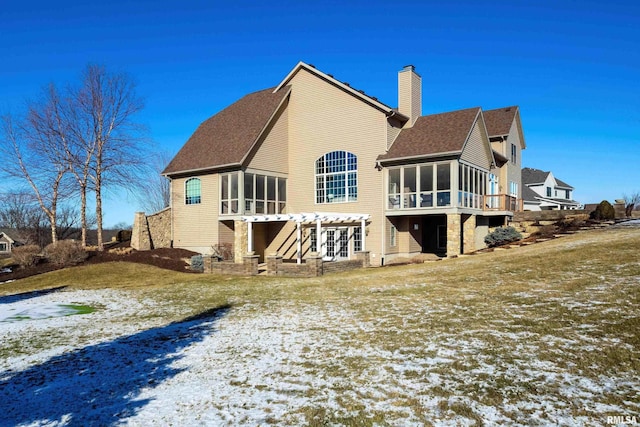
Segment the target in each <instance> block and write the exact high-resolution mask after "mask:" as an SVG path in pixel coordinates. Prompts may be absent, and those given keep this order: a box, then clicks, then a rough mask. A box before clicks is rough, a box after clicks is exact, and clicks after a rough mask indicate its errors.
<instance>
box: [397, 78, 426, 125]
mask: <svg viewBox="0 0 640 427" xmlns="http://www.w3.org/2000/svg"><path fill="white" fill-rule="evenodd" d="M398 111H399V112H400V113H401V114H404V115H405V116H407V117H409V121H408V122H407V124H405V125H404V127H405V128H410V127H412V126H413V124H414V123H415V122H416V120H417V119H418V117H420V116H421V115H422V77H420V75H419V74H418V73H416V67H414V66H413V65H405V66H404V68H403V69H402V70H400V71H399V72H398Z"/></svg>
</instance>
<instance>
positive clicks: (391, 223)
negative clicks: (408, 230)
mask: <svg viewBox="0 0 640 427" xmlns="http://www.w3.org/2000/svg"><path fill="white" fill-rule="evenodd" d="M391 227H395V228H396V245H395V246H392V245H391ZM401 228H402V218H401V217H398V218H385V227H384V230H385V239H384V241H385V246H386V248H385V252H386V253H387V254H397V253H399V252H400V230H401Z"/></svg>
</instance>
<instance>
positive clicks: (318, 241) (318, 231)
mask: <svg viewBox="0 0 640 427" xmlns="http://www.w3.org/2000/svg"><path fill="white" fill-rule="evenodd" d="M316 246H317V247H316V249H317V252H318V254H320V255H322V220H321V219H320V218H318V219H317V220H316Z"/></svg>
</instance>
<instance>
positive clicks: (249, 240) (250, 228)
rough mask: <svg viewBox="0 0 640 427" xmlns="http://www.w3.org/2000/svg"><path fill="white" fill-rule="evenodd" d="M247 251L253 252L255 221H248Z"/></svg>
mask: <svg viewBox="0 0 640 427" xmlns="http://www.w3.org/2000/svg"><path fill="white" fill-rule="evenodd" d="M247 252H248V253H251V252H253V222H251V221H248V222H247Z"/></svg>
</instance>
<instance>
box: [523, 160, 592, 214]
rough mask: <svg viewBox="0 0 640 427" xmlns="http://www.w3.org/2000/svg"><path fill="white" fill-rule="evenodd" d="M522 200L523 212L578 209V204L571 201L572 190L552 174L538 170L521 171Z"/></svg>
mask: <svg viewBox="0 0 640 427" xmlns="http://www.w3.org/2000/svg"><path fill="white" fill-rule="evenodd" d="M522 185H523V187H524V188H523V192H522V198H523V199H524V210H526V211H540V210H542V211H544V210H566V209H579V208H580V203H579V202H576V201H575V200H573V197H572V195H573V190H574V188H573V187H572V186H570V185H569V184H567V183H566V182H564V181H561V180H560V179H558V178H556V177H554V176H553V173H552V172H545V171H542V170H540V169H533V168H523V169H522Z"/></svg>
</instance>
